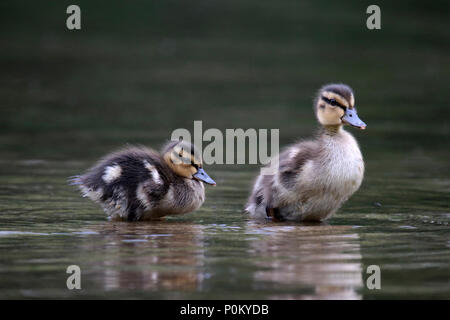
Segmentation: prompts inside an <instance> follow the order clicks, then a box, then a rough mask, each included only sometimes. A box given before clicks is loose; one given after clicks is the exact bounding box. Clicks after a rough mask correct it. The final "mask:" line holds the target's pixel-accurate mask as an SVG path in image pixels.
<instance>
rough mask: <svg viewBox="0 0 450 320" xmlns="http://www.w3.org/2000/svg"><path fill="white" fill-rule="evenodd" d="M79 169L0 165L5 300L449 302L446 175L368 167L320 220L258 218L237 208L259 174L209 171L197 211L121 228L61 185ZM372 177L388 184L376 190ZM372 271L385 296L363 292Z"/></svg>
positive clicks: (82, 165) (2, 293)
mask: <svg viewBox="0 0 450 320" xmlns="http://www.w3.org/2000/svg"><path fill="white" fill-rule="evenodd" d="M422 161H423V159H422ZM87 164H88V163H84V162H80V163H78V162H56V161H53V162H52V161H25V162H16V163H15V164H14V165H12V166H9V167H8V169H7V170H6V165H5V164H4V163H3V165H2V166H1V167H2V170H1V173H2V174H1V178H0V185H1V186H2V187H1V193H0V194H1V196H0V203H1V212H2V214H1V215H0V225H1V229H0V250H1V252H2V255H1V257H0V267H1V268H0V275H1V276H0V288H1V290H0V296H1V297H2V298H20V297H26V298H49V297H68V298H73V297H86V298H87V297H90V298H94V297H110V298H112V297H116V298H194V299H212V298H239V299H240V298H249V299H250V298H252V299H253V298H263V299H266V298H268V299H279V298H281V299H313V298H320V299H329V298H339V299H363V298H366V299H370V298H393V297H396V298H398V297H404V298H418V297H426V298H448V297H449V294H450V286H449V282H448V276H449V268H450V250H449V249H450V239H449V228H450V226H449V222H450V214H449V212H448V208H446V204H447V203H448V200H449V196H448V187H449V178H448V176H447V177H443V178H439V179H437V178H430V177H427V175H426V174H425V173H422V177H408V174H407V172H405V173H401V172H397V176H396V177H383V176H378V177H377V175H375V174H373V173H372V174H371V173H370V171H369V173H368V175H367V177H366V180H365V183H364V185H363V187H362V189H361V190H360V191H359V192H358V193H357V194H356V195H355V196H354V197H353V198H352V199H351V200H350V201H349V202H348V203H347V204H346V205H345V206H344V208H342V209H341V210H340V211H339V212H338V213H337V214H336V215H335V216H334V217H333V218H332V219H331V220H330V221H329V222H327V223H323V224H298V223H257V222H253V221H250V220H248V219H247V217H246V215H245V214H243V213H242V206H243V204H244V203H245V200H246V196H247V192H248V189H247V185H248V184H249V181H251V179H252V176H253V175H254V174H255V173H256V172H255V169H254V168H247V169H240V170H239V169H236V170H221V168H220V167H217V168H215V170H211V174H212V175H213V176H214V177H215V178H216V180H217V182H218V186H217V187H216V188H208V190H207V201H206V203H205V205H204V206H203V207H202V208H201V209H200V210H198V211H197V212H195V213H191V214H188V215H186V216H183V217H175V218H172V217H171V218H167V219H166V221H160V222H152V223H126V222H110V221H106V218H105V215H104V214H103V212H102V211H101V210H100V209H99V208H98V207H97V206H96V205H94V204H92V203H91V202H90V201H89V200H87V199H83V198H81V197H80V196H79V194H78V192H77V191H76V190H75V189H73V188H72V187H71V186H67V185H66V178H67V177H68V176H70V175H72V174H73V173H74V172H79V171H80V170H82V169H83V168H85V167H86V165H87ZM379 165H380V163H379V162H378V163H377V166H379ZM368 167H369V168H370V167H371V165H370V163H369V164H368ZM379 179H382V180H384V181H385V184H386V186H387V187H386V188H383V189H381V190H377V188H376V187H373V185H375V186H376V185H378V184H379V181H378V180H379ZM374 192H375V193H376V196H374V195H373V193H374ZM418 197H420V198H421V199H423V201H422V202H421V205H420V206H418V205H417V202H416V201H417V198H418ZM374 200H376V201H374ZM375 202H376V203H375ZM72 264H75V265H78V266H80V268H81V270H82V290H80V291H69V290H68V289H67V288H66V279H67V277H68V274H66V273H65V270H66V268H67V266H69V265H72ZM372 264H375V265H379V266H380V268H381V280H382V282H381V286H382V289H381V290H369V289H367V287H366V280H367V277H368V275H367V273H366V269H367V266H369V265H372Z"/></svg>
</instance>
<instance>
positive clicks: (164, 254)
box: [0, 0, 450, 299]
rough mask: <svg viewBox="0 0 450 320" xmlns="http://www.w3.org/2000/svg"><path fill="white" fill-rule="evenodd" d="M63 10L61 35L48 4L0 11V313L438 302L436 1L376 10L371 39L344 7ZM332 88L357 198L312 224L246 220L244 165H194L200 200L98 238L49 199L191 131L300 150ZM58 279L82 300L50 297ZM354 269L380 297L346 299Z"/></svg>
mask: <svg viewBox="0 0 450 320" xmlns="http://www.w3.org/2000/svg"><path fill="white" fill-rule="evenodd" d="M79 3H80V6H81V7H82V10H84V11H83V16H84V17H86V20H83V21H84V22H83V23H86V25H85V27H83V29H82V30H83V31H81V32H78V33H75V32H72V33H71V32H68V31H67V30H66V29H64V23H63V21H64V13H65V6H64V4H63V3H58V4H55V3H54V2H48V3H46V2H45V1H44V2H39V4H37V3H36V4H31V3H27V4H26V5H25V4H24V3H22V2H20V1H9V2H8V1H7V2H6V3H5V4H4V6H3V7H2V10H0V17H1V18H2V22H3V27H2V28H1V30H0V34H1V37H0V47H1V48H2V50H0V70H1V72H0V100H1V106H0V298H163V299H166V298H170V299H214V298H217V299H231V298H233V299H259V298H261V299H314V298H321V299H327V298H339V299H341V298H342V299H380V298H439V299H449V298H450V225H449V223H450V208H449V203H450V193H449V191H450V165H449V163H450V162H449V160H450V151H449V150H450V139H449V138H450V130H449V122H448V119H449V118H450V109H449V107H448V101H449V100H450V96H449V91H448V83H450V64H449V60H448V57H449V55H448V52H449V51H448V43H449V39H450V34H449V30H450V28H449V27H448V22H449V19H448V17H445V14H444V13H443V11H442V10H441V8H440V6H439V1H437V2H436V3H437V4H431V3H430V4H427V6H426V7H425V6H423V5H421V4H420V3H421V2H418V3H415V4H414V3H412V4H411V5H410V6H409V7H408V10H404V8H403V6H402V5H400V4H399V5H395V4H391V7H389V6H388V4H387V3H384V2H383V3H382V4H380V5H381V6H382V8H383V10H384V11H383V17H386V20H383V21H385V22H383V29H382V30H381V31H380V32H378V33H368V31H367V29H366V28H365V25H364V21H365V20H364V17H365V16H364V15H365V8H364V7H363V6H356V5H349V4H345V5H344V4H339V5H337V4H334V2H330V3H326V2H324V1H318V2H311V3H307V2H304V1H302V2H298V1H294V2H289V3H290V4H289V5H287V6H276V5H275V4H274V2H272V1H259V0H258V1H249V3H250V4H251V5H250V4H247V5H244V4H242V3H241V2H240V1H231V2H229V3H228V2H227V3H228V4H227V5H228V7H226V8H224V7H223V5H222V4H220V3H214V4H212V3H211V2H210V1H199V4H198V8H197V7H196V9H194V8H191V5H190V4H189V5H186V4H185V2H183V1H170V2H168V4H164V5H163V4H158V5H157V4H155V3H153V2H145V1H143V2H140V7H139V10H136V8H134V9H133V8H131V7H127V8H124V7H122V6H121V5H119V4H114V5H113V4H111V5H110V6H108V8H105V7H104V6H101V7H98V6H97V7H96V6H95V4H94V3H95V1H79ZM164 3H165V2H164ZM316 3H318V4H316ZM433 3H434V2H433ZM442 5H443V6H446V3H445V2H442ZM44 6H45V10H44V8H43V7H44ZM324 8H327V9H326V11H324ZM35 12H39V13H40V14H39V15H36V14H35ZM61 12H62V13H63V16H59V15H60V13H61ZM393 16H395V17H396V18H395V21H393V20H392V18H389V17H393ZM118 21H120V23H118ZM343 21H345V22H343ZM332 81H339V82H345V83H348V84H349V85H351V86H352V87H353V88H354V90H355V95H356V101H357V107H358V112H359V115H360V117H361V119H362V120H363V121H365V122H366V123H367V124H368V128H367V130H366V131H365V132H359V131H355V130H352V129H349V130H350V131H351V132H352V133H353V134H354V135H355V136H356V138H357V139H358V141H359V143H360V145H361V149H362V152H363V154H364V158H365V162H366V175H365V179H364V181H363V184H362V186H361V188H360V190H359V191H358V192H357V193H356V194H355V195H354V196H353V197H352V198H351V199H350V200H349V201H348V202H347V203H346V204H345V205H344V206H343V207H342V208H341V209H340V210H339V211H338V212H337V214H336V215H335V216H333V218H332V219H330V220H329V221H327V222H326V223H323V224H300V223H256V222H253V221H251V220H249V219H248V218H247V216H246V215H245V214H244V213H243V211H242V209H243V206H244V204H245V202H246V200H247V196H248V194H249V192H250V189H251V186H252V182H253V180H254V178H255V177H256V175H257V173H258V166H251V165H242V166H239V165H213V166H208V167H207V172H208V173H209V174H210V176H211V177H212V178H213V179H214V180H216V182H217V187H215V188H212V187H208V188H207V197H206V202H205V204H204V205H203V207H201V208H200V209H199V210H197V211H196V212H193V213H191V214H188V215H185V216H182V217H169V218H167V219H166V220H165V221H160V222H152V223H119V222H110V221H107V220H106V217H105V215H104V213H103V212H102V211H101V209H100V208H99V207H98V206H96V205H95V204H93V203H91V202H90V201H89V200H87V199H84V198H82V197H81V196H80V194H79V193H78V191H77V190H75V188H73V187H71V186H69V185H68V184H67V178H68V177H69V176H72V175H75V174H79V173H81V172H83V171H84V170H85V169H87V168H88V167H90V166H91V165H92V164H93V162H94V161H95V160H96V159H98V158H99V157H101V156H103V155H104V154H105V153H107V152H109V151H112V150H113V149H116V148H119V147H121V146H122V145H124V144H127V143H131V144H137V143H139V144H144V145H148V146H151V147H154V148H158V147H159V146H160V145H161V144H162V143H163V142H164V141H165V140H166V139H169V137H170V134H171V132H172V131H173V130H174V129H176V128H187V129H190V130H192V128H193V121H194V120H203V130H206V129H207V128H218V129H220V130H224V129H226V128H244V129H245V128H256V129H258V128H267V129H271V128H277V129H280V145H281V146H284V145H287V144H289V143H292V142H293V141H295V140H296V139H298V138H301V137H308V136H310V135H311V134H312V132H313V131H314V130H315V128H316V123H315V119H314V116H313V113H312V97H313V95H314V92H315V91H316V90H317V89H318V88H319V87H320V86H321V85H323V84H325V83H327V82H332ZM223 132H224V131H223ZM69 265H78V266H79V267H80V268H81V272H82V276H81V277H82V279H81V285H82V290H68V289H67V287H66V280H67V277H68V276H69V275H68V274H67V273H66V268H67V267H68V266H69ZM370 265H378V266H379V267H380V270H381V289H380V290H370V289H368V288H367V286H366V280H367V278H368V276H369V275H368V274H367V267H368V266H370Z"/></svg>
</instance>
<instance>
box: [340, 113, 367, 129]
mask: <svg viewBox="0 0 450 320" xmlns="http://www.w3.org/2000/svg"><path fill="white" fill-rule="evenodd" d="M342 122H344V123H348V124H349V125H352V126H354V127H357V128H360V129H361V130H364V129H366V127H367V125H366V124H365V123H364V121H362V120H361V119H360V118H359V117H358V114H357V113H356V110H355V109H350V108H347V109H345V114H344V116H343V117H342Z"/></svg>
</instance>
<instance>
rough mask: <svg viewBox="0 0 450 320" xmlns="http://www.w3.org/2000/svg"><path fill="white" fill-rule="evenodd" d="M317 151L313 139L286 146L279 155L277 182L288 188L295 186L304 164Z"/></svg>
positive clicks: (317, 146) (317, 153) (313, 157)
mask: <svg viewBox="0 0 450 320" xmlns="http://www.w3.org/2000/svg"><path fill="white" fill-rule="evenodd" d="M319 152H320V146H319V145H318V144H317V143H314V142H313V141H305V142H300V143H297V144H295V145H292V146H290V147H288V148H287V149H286V150H285V151H283V152H282V153H281V154H280V157H279V170H278V178H279V183H280V184H281V185H282V186H283V187H284V188H285V189H288V190H290V189H293V188H295V187H296V185H297V184H298V183H299V176H300V173H301V171H302V170H303V168H304V166H305V164H306V163H307V162H308V161H310V160H315V159H316V158H317V157H318V155H319Z"/></svg>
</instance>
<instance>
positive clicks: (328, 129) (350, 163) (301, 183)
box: [246, 84, 366, 221]
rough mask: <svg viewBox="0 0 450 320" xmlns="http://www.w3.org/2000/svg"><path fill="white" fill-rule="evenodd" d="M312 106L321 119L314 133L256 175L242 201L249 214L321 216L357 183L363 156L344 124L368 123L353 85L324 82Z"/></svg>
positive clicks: (277, 217) (328, 213)
mask: <svg viewBox="0 0 450 320" xmlns="http://www.w3.org/2000/svg"><path fill="white" fill-rule="evenodd" d="M314 111H315V114H316V116H317V120H318V121H319V123H320V124H321V125H322V129H321V131H320V133H319V135H318V137H317V138H315V139H313V140H310V141H301V142H298V143H296V144H294V145H292V146H290V147H288V148H287V149H286V150H284V151H283V152H282V153H281V154H280V155H279V158H278V161H279V162H278V164H279V167H278V171H277V172H275V173H274V174H268V175H267V174H266V175H262V174H261V175H260V176H259V177H258V178H257V180H256V182H255V186H254V188H253V192H252V194H251V196H250V198H249V201H248V203H247V206H246V211H247V212H248V213H249V214H250V216H251V217H253V218H268V219H271V220H273V221H283V220H297V221H323V220H326V219H328V218H329V217H331V216H332V215H333V214H334V213H335V212H336V211H337V210H338V209H339V207H340V206H341V205H342V204H343V203H344V202H345V201H346V200H347V199H348V198H349V197H350V196H351V195H352V194H353V193H354V192H355V191H356V190H358V188H359V186H360V185H361V182H362V180H363V176H364V161H363V157H362V155H361V151H360V150H359V147H358V143H357V142H356V140H355V138H354V137H353V136H352V135H351V134H350V133H348V132H347V131H345V130H344V128H343V125H345V124H348V125H351V126H354V127H357V128H360V129H365V128H366V124H365V123H364V122H363V121H361V120H360V119H359V117H358V115H357V113H356V108H355V98H354V95H353V91H352V89H351V88H350V87H349V86H347V85H344V84H329V85H325V86H324V87H322V88H321V89H320V90H319V92H318V95H317V97H316V99H315V103H314ZM275 160H276V159H275Z"/></svg>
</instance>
